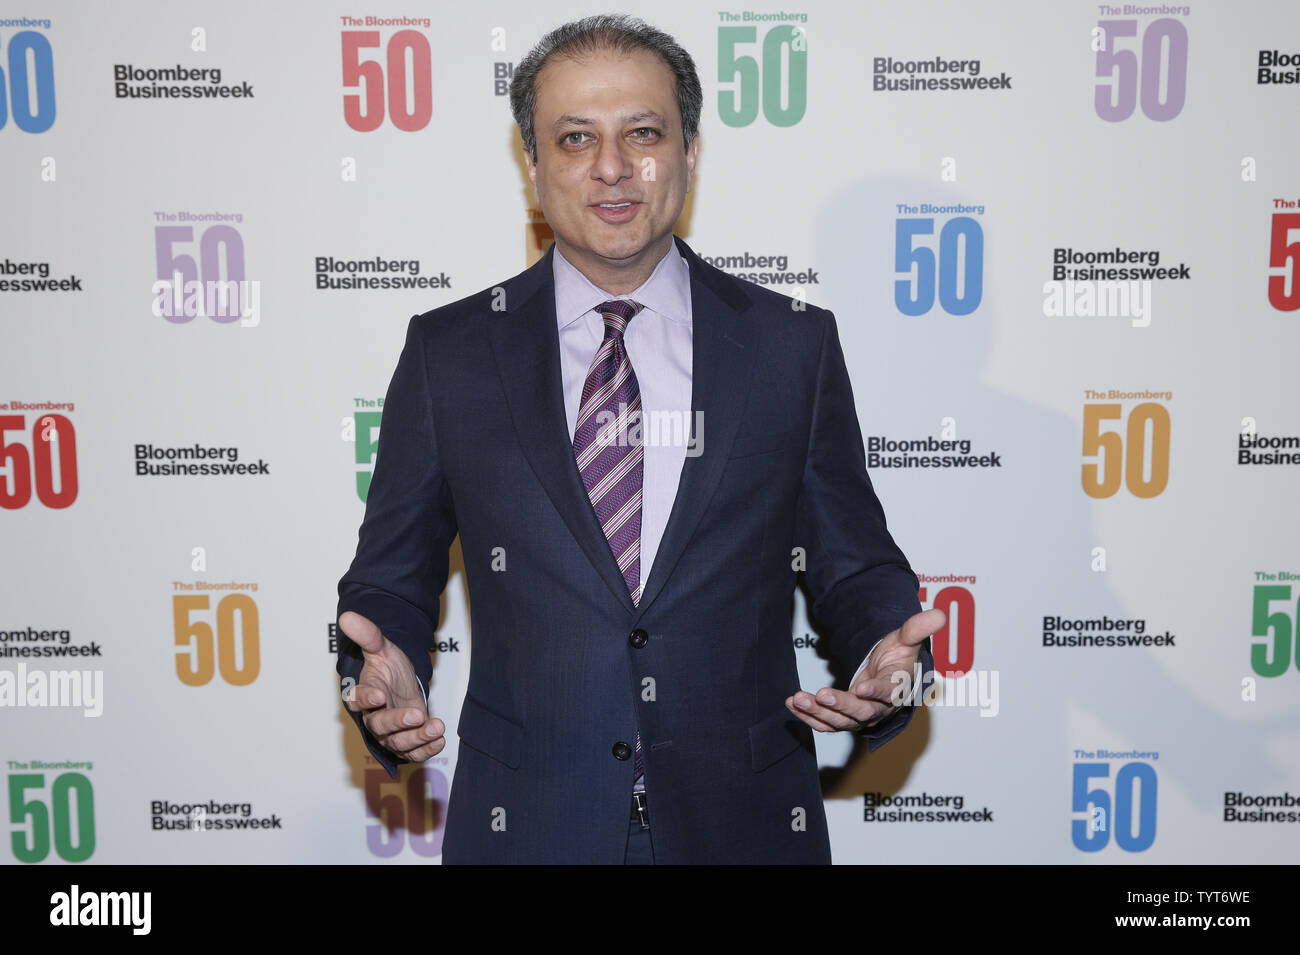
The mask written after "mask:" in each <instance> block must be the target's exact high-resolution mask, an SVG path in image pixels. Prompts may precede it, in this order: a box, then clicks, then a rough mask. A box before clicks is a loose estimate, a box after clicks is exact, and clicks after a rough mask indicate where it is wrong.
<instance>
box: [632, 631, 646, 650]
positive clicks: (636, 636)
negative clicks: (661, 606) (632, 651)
mask: <svg viewBox="0 0 1300 955" xmlns="http://www.w3.org/2000/svg"><path fill="white" fill-rule="evenodd" d="M627 642H628V643H630V644H632V646H633V647H634V648H636V649H637V650H640V649H641V648H642V647H644V646H645V645H646V644H647V643H649V642H650V634H648V633H646V632H645V631H644V630H642V629H641V628H640V627H637V628H636V629H635V630H633V631H632V632H631V633H629V634H628V635H627Z"/></svg>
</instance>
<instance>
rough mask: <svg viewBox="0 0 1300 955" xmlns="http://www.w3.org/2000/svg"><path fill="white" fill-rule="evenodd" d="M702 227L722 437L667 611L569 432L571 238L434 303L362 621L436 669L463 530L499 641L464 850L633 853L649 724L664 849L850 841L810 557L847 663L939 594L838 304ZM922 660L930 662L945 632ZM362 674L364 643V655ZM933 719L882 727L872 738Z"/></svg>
mask: <svg viewBox="0 0 1300 955" xmlns="http://www.w3.org/2000/svg"><path fill="white" fill-rule="evenodd" d="M676 241H677V242H678V248H679V249H680V251H681V254H682V256H683V257H684V258H685V259H686V261H687V263H688V265H689V268H690V276H691V305H692V313H693V323H694V334H693V350H694V356H693V372H692V374H693V388H692V409H693V411H695V412H698V413H699V414H700V416H701V417H702V421H703V428H702V432H701V433H700V434H699V435H698V437H699V439H700V448H701V449H702V453H700V454H699V455H698V456H693V457H692V456H688V457H687V458H686V461H685V464H684V466H683V469H682V475H681V481H680V484H679V487H678V490H677V496H676V499H675V502H674V504H673V508H672V511H671V514H670V517H669V520H668V525H667V527H666V529H665V532H664V537H663V540H662V543H661V544H660V547H659V551H658V553H657V555H656V557H655V561H654V566H653V567H652V568H650V570H649V576H648V578H647V580H646V585H645V589H644V593H643V596H642V598H641V602H640V605H639V606H634V605H633V603H632V600H631V597H630V596H629V594H628V590H627V586H626V584H625V583H624V580H623V576H622V574H621V573H620V572H619V569H618V565H617V564H616V563H615V561H614V557H613V555H612V554H611V553H610V548H609V545H608V543H607V542H606V540H605V537H604V535H603V534H602V532H601V528H600V525H599V523H598V521H597V519H596V516H595V513H594V511H593V509H592V507H591V504H590V502H589V500H588V498H587V494H586V491H585V490H584V488H583V485H582V481H581V477H580V476H579V473H578V468H577V464H576V462H575V460H574V455H573V447H572V444H571V442H570V439H569V436H568V427H567V424H566V421H565V412H564V400H563V395H562V393H561V382H560V359H559V345H558V332H557V327H556V319H555V296H554V280H553V276H552V270H551V269H552V266H551V258H552V254H553V253H548V254H547V255H546V256H544V257H543V258H542V259H541V260H540V261H538V263H537V264H536V265H534V266H533V267H532V268H529V269H528V270H526V271H525V272H522V273H521V274H519V275H517V276H515V277H514V278H512V279H510V280H509V281H507V282H505V283H503V284H502V285H501V286H498V287H497V288H496V289H487V290H485V291H483V292H480V293H478V294H476V295H472V296H470V297H468V298H466V299H463V300H461V301H459V302H456V303H454V304H451V305H447V306H444V307H442V308H438V309H434V310H433V311H430V312H427V313H425V314H423V315H419V316H416V317H415V318H413V319H412V320H411V323H410V326H409V329H408V332H407V338H406V345H405V348H404V349H403V351H402V355H401V358H400V360H399V362H398V365H397V370H396V372H395V373H394V375H393V379H392V383H391V385H390V386H389V390H388V396H387V398H386V399H385V402H384V410H383V414H384V416H383V424H382V429H381V432H380V438H379V451H378V457H377V459H376V462H375V469H374V476H373V479H372V483H371V485H370V492H369V496H368V500H367V503H366V513H365V519H364V521H363V523H362V525H361V531H360V541H359V544H358V547H357V553H356V558H355V560H354V561H353V563H352V566H351V568H350V569H349V570H348V572H347V574H346V575H345V576H344V577H343V579H342V580H341V581H340V583H339V613H342V612H343V611H346V610H354V611H356V612H357V613H360V614H362V615H364V616H366V617H368V618H370V619H371V620H372V621H374V622H375V623H376V624H377V625H378V626H379V628H380V629H381V630H382V631H383V633H384V635H385V636H386V637H387V638H388V639H389V640H391V641H393V642H394V643H396V644H397V645H398V646H399V647H401V648H402V650H403V651H405V652H406V654H407V655H408V656H409V657H410V658H411V661H412V663H413V664H414V665H415V669H416V673H417V674H418V675H419V678H420V679H421V680H424V681H426V684H427V681H428V679H429V678H430V676H431V673H432V665H431V662H430V658H429V651H430V649H431V647H432V644H433V641H434V632H435V629H436V627H437V624H438V606H439V595H440V594H441V592H442V590H443V587H444V586H445V584H446V580H447V574H448V548H449V546H450V545H451V543H452V541H453V539H454V538H455V536H456V534H457V533H459V534H460V539H461V547H462V552H463V554H464V559H465V575H466V582H467V585H468V589H469V599H470V611H471V615H472V654H471V668H470V674H469V685H468V691H467V695H466V698H465V702H464V707H463V709H462V710H461V714H460V721H459V725H458V735H459V739H460V749H459V753H458V756H457V767H456V773H455V777H454V780H453V784H452V789H451V796H450V801H449V805H448V809H447V817H446V831H445V833H444V843H443V861H444V862H449V863H451V862H605V863H620V862H622V860H623V853H624V848H625V845H626V840H627V828H628V812H629V803H630V794H631V790H632V783H633V765H632V761H631V760H628V759H618V758H616V757H615V755H614V748H615V747H616V744H618V743H620V742H622V743H628V744H631V743H632V742H633V740H634V738H635V734H636V732H637V730H638V728H639V729H640V732H641V738H642V743H643V749H644V756H645V767H646V768H645V772H646V785H647V791H648V800H649V809H650V818H651V821H652V822H651V833H652V838H653V840H654V849H655V857H656V861H658V862H660V863H683V862H713V863H717V862H733V863H756V862H829V861H830V845H829V839H828V836H827V829H826V820H825V813H824V810H823V805H822V794H821V791H820V786H819V782H818V771H817V759H816V755H815V753H814V749H813V738H812V730H810V729H809V728H808V727H807V726H806V725H804V724H803V723H802V722H800V721H799V720H797V719H796V718H795V717H794V716H792V715H791V714H790V712H789V711H788V710H787V709H786V707H785V699H786V697H787V696H789V695H790V694H792V693H794V692H796V691H797V690H799V689H800V686H799V676H798V671H797V667H796V663H795V654H794V648H793V646H792V641H791V633H790V608H791V600H792V595H793V591H794V588H795V585H796V578H797V574H796V572H795V570H793V569H792V563H793V561H794V556H793V553H794V549H795V548H796V547H800V548H803V549H804V551H805V552H806V567H807V569H806V578H807V585H808V588H809V593H810V595H811V598H812V610H813V613H814V615H815V617H816V618H817V620H818V621H819V622H820V623H821V624H822V625H823V628H824V630H825V634H824V638H823V639H824V642H825V643H826V644H827V645H828V646H829V652H830V656H831V657H832V659H833V661H834V662H835V663H836V664H837V665H838V667H839V668H840V669H841V670H842V672H843V673H844V674H845V675H846V676H849V675H851V674H852V673H853V672H854V671H855V670H856V669H857V667H858V665H859V664H860V663H861V662H862V659H863V658H864V657H865V656H866V654H867V652H868V650H870V649H871V647H872V646H874V644H875V643H876V641H877V640H879V639H880V637H882V636H883V635H884V634H886V633H888V632H889V631H891V630H894V629H895V628H897V627H898V626H900V625H901V624H902V622H903V621H904V620H906V619H907V618H908V617H909V616H911V615H912V614H914V613H917V612H919V610H920V605H919V603H918V601H917V581H916V578H915V576H914V575H913V573H912V571H911V569H910V568H909V566H908V564H907V561H906V559H905V558H904V556H903V554H902V552H901V551H900V550H899V549H898V547H897V546H896V545H895V543H894V541H893V539H892V538H891V536H890V534H889V532H888V531H887V530H886V527H885V516H884V513H883V511H882V509H881V506H880V503H879V501H878V500H877V498H876V495H875V493H874V491H873V490H872V487H871V482H870V480H869V479H868V477H867V472H866V468H865V460H864V454H863V446H862V435H861V431H860V428H859V425H858V418H857V414H856V411H855V409H854V404H853V396H852V393H851V390H850V383H849V376H848V372H847V369H846V368H845V364H844V356H843V353H842V351H841V349H840V343H839V337H838V335H837V333H836V327H835V320H834V317H833V316H832V314H831V313H830V312H828V311H825V310H823V309H819V308H816V307H813V306H806V307H805V308H804V309H802V310H799V309H796V308H793V307H792V300H791V299H789V298H786V297H784V296H782V295H778V294H776V293H774V292H770V291H767V290H766V289H763V288H761V287H759V286H757V285H753V284H750V283H747V282H743V281H741V280H739V279H736V278H734V277H732V276H729V275H727V274H726V273H724V272H721V271H719V270H718V269H715V268H714V267H712V266H710V265H708V264H707V263H705V262H703V261H702V260H701V259H700V258H699V257H698V256H697V255H695V253H694V252H692V251H691V249H690V248H689V247H688V246H687V245H686V244H685V243H684V242H682V241H681V240H680V239H678V240H676ZM498 549H501V550H498ZM502 555H503V556H504V560H505V569H504V570H502V569H494V567H493V560H494V556H502ZM497 566H498V568H499V566H500V564H499V563H498V565H497ZM643 572H644V568H643ZM635 630H639V631H644V633H645V635H646V636H647V637H648V639H647V640H644V641H643V640H641V639H640V637H639V636H638V637H637V638H636V639H633V638H631V636H630V635H631V634H632V632H633V631H635ZM640 643H644V645H642V646H637V644H640ZM922 660H923V666H924V668H925V670H926V671H927V673H928V671H930V670H931V669H932V667H933V661H932V659H931V657H930V654H929V651H928V641H927V647H926V648H924V649H923V653H922ZM360 670H361V657H360V654H359V652H358V651H357V649H356V647H355V645H354V644H352V643H351V641H348V640H346V639H344V640H342V641H341V647H340V652H339V658H338V671H339V673H340V674H341V675H342V676H344V677H349V676H350V677H352V678H353V679H355V678H356V677H357V676H358V674H359V673H360ZM647 679H648V680H650V681H652V682H647ZM648 687H652V688H653V692H648V691H647V688H648ZM814 689H815V688H814ZM435 715H437V714H435ZM910 717H911V711H910V710H908V709H904V710H903V711H902V712H900V713H899V714H897V715H896V716H895V717H893V718H892V719H891V720H889V721H888V722H887V723H886V724H883V725H881V726H880V727H877V728H875V729H874V730H872V731H870V732H867V733H865V734H864V735H867V736H868V737H869V738H870V744H869V745H870V746H871V748H873V749H874V748H875V747H876V746H878V745H880V744H881V743H883V742H884V741H886V740H887V739H889V738H890V737H892V736H893V735H894V734H896V733H898V732H899V731H901V730H902V728H903V727H904V725H905V724H906V723H907V722H908V720H909V719H910ZM354 719H356V721H357V725H358V727H360V728H361V731H362V733H363V735H364V736H365V738H366V743H367V746H368V748H369V749H370V752H371V753H373V754H374V756H375V758H376V759H378V760H379V761H380V762H381V763H383V764H384V765H385V766H386V767H387V768H388V770H389V772H390V773H395V766H396V762H397V761H396V760H395V758H394V757H393V754H391V753H390V752H388V751H387V750H385V749H383V748H382V747H381V746H379V745H378V743H377V741H376V740H375V739H374V738H373V737H372V736H371V735H370V734H369V732H368V731H366V729H365V727H364V724H363V723H362V722H361V720H360V719H359V718H358V717H356V715H355V714H354ZM800 820H802V824H801V823H800ZM494 823H495V824H494Z"/></svg>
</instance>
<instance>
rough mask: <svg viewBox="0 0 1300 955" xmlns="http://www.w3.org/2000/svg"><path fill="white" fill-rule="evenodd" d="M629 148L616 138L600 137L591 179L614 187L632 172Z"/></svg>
mask: <svg viewBox="0 0 1300 955" xmlns="http://www.w3.org/2000/svg"><path fill="white" fill-rule="evenodd" d="M632 166H633V163H632V157H631V156H630V155H629V147H628V145H627V144H626V143H625V142H623V140H622V139H621V138H619V137H618V136H602V137H601V139H600V144H599V145H598V147H597V149H596V155H595V159H594V161H593V163H592V167H591V178H592V179H599V180H600V181H601V182H604V183H606V184H607V185H611V186H613V185H616V184H617V183H619V182H622V181H623V180H624V179H627V178H628V177H629V176H631V175H632V172H633V168H632Z"/></svg>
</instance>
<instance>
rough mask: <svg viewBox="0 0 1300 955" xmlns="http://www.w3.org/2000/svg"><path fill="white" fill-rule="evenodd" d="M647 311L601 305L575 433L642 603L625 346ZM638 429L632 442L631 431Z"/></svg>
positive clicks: (586, 475)
mask: <svg viewBox="0 0 1300 955" xmlns="http://www.w3.org/2000/svg"><path fill="white" fill-rule="evenodd" d="M641 309H642V306H641V305H640V304H638V303H636V302H630V301H625V300H622V299H618V300H615V301H611V302H604V303H602V304H601V305H599V306H597V308H596V311H598V312H600V314H601V316H602V317H603V318H604V319H605V339H604V341H602V342H601V343H600V348H599V349H597V351H596V357H595V358H594V359H593V360H592V362H591V370H590V371H588V372H587V381H586V383H585V384H583V386H582V404H581V405H580V406H579V410H578V422H577V425H576V426H575V428H574V431H573V453H574V455H575V456H576V457H577V459H578V472H579V473H580V474H581V475H582V483H583V486H584V487H586V489H587V496H588V497H589V498H590V499H591V505H592V507H593V508H595V511H596V517H597V519H598V520H599V521H600V526H601V528H602V529H603V530H604V531H605V539H606V540H608V541H609V548H610V550H611V551H612V552H613V554H614V559H615V560H616V561H617V562H618V568H619V570H621V571H622V572H623V580H624V581H625V582H626V583H627V590H628V593H630V594H631V595H632V603H634V604H635V603H638V602H639V601H640V600H641V587H642V581H641V487H642V483H641V481H642V461H643V460H644V457H645V449H644V447H643V446H642V444H641V441H640V438H639V437H638V436H639V434H640V419H641V389H640V388H639V387H638V386H637V382H636V373H635V372H634V371H633V370H632V362H631V360H630V359H629V358H628V357H627V351H626V349H624V347H623V332H624V331H625V330H626V329H627V323H628V322H630V321H631V320H632V317H633V316H634V315H636V313H637V312H639V311H641ZM634 426H635V428H636V430H635V432H634V434H633V435H632V440H629V435H628V430H629V429H630V428H633V427H634ZM634 752H635V763H634V766H635V772H636V779H637V780H640V779H641V777H642V776H643V775H644V766H643V761H642V756H641V734H640V733H639V732H638V733H637V736H636V747H635V751H634Z"/></svg>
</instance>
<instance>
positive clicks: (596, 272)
mask: <svg viewBox="0 0 1300 955" xmlns="http://www.w3.org/2000/svg"><path fill="white" fill-rule="evenodd" d="M672 245H673V237H672V233H669V234H668V235H666V236H664V241H663V242H662V243H660V244H659V245H657V246H647V247H646V248H645V249H643V250H642V252H641V254H640V255H638V256H636V258H635V259H628V260H625V261H622V262H616V261H611V260H609V259H604V258H601V257H599V256H591V255H585V256H584V255H580V254H579V253H578V252H577V251H576V250H574V249H570V248H567V247H566V245H565V244H564V243H561V242H560V241H559V240H558V239H556V241H555V248H556V249H557V250H558V251H559V252H560V253H561V254H562V255H563V256H564V258H565V260H566V261H567V262H568V263H569V264H570V265H572V266H573V267H574V268H575V269H577V270H578V271H579V272H581V273H582V274H583V276H584V277H585V278H586V279H587V281H588V282H590V283H591V284H592V285H594V286H596V288H598V289H600V290H601V291H602V292H608V293H609V294H610V295H627V294H628V293H629V292H635V291H636V290H637V289H639V288H640V287H641V286H642V285H644V284H645V283H646V280H647V279H648V278H650V276H651V275H653V274H654V270H655V268H656V267H657V266H658V265H659V263H660V262H662V261H663V258H664V256H665V255H667V254H668V250H669V249H671V248H672Z"/></svg>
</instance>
